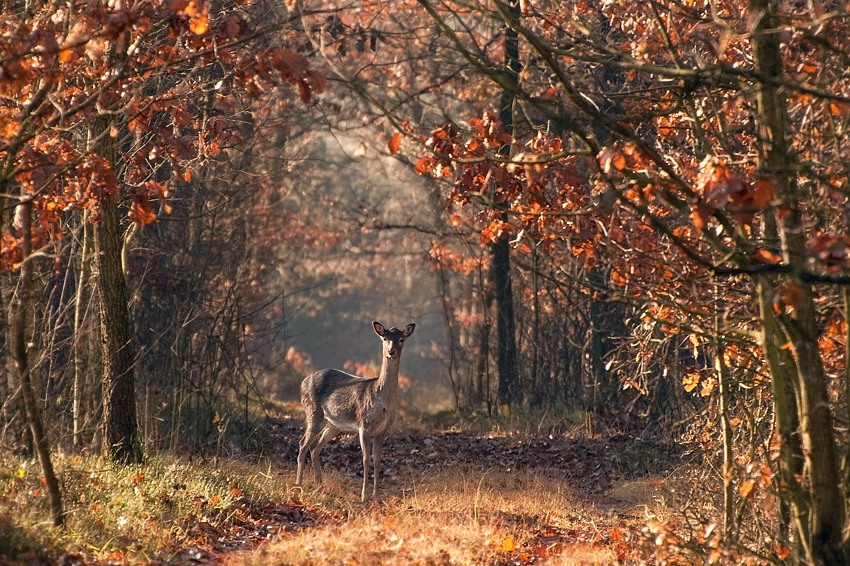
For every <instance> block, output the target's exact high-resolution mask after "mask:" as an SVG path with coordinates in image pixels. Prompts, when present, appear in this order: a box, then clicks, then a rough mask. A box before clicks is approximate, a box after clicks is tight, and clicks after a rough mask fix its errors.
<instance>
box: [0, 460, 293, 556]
mask: <svg viewBox="0 0 850 566" xmlns="http://www.w3.org/2000/svg"><path fill="white" fill-rule="evenodd" d="M54 465H55V467H56V469H57V473H58V475H59V478H60V481H61V484H62V493H63V502H64V504H65V510H66V525H65V527H64V528H62V529H56V528H54V527H53V526H52V525H51V524H49V522H47V520H46V518H47V517H48V503H47V498H46V495H45V491H44V486H43V483H42V479H41V474H40V469H39V467H38V465H37V463H36V462H35V461H32V460H24V459H18V458H6V459H4V460H3V461H2V462H0V503H2V509H3V514H2V515H0V556H2V557H5V558H12V559H15V560H18V561H22V562H25V561H27V560H29V559H40V560H45V561H48V562H55V561H58V560H60V559H65V560H71V559H79V560H84V561H86V562H91V561H119V562H126V561H129V562H151V561H155V562H169V561H171V560H173V559H175V557H177V556H178V555H179V554H180V553H184V552H186V549H187V548H192V549H194V551H195V553H207V552H209V551H211V550H214V548H213V547H214V541H211V540H210V539H211V538H212V537H210V536H205V535H209V534H212V533H214V531H216V530H223V529H229V528H232V527H233V525H234V523H235V522H237V521H244V520H245V518H246V517H253V516H255V515H256V514H257V511H258V510H261V509H264V508H266V507H268V506H269V504H270V503H272V502H274V501H275V500H280V501H285V493H284V492H285V486H284V487H283V488H282V486H281V484H280V482H279V479H278V477H277V476H276V474H275V473H274V472H273V471H271V470H270V469H266V470H261V469H258V468H257V467H256V466H250V465H247V464H245V463H241V462H238V461H226V462H223V463H222V465H220V466H218V467H212V466H211V465H209V464H208V463H205V462H193V461H189V460H186V459H181V458H176V457H170V456H156V457H152V458H150V459H149V460H148V461H147V462H146V463H144V464H141V465H135V466H121V465H116V464H112V463H109V462H106V461H104V460H103V459H100V458H86V457H81V456H67V457H64V456H57V457H56V458H55V461H54ZM205 531H206V532H205ZM218 538H221V537H218ZM238 542H240V541H237V543H238ZM244 542H245V543H250V542H251V540H245V541H244ZM234 544H236V543H234Z"/></svg>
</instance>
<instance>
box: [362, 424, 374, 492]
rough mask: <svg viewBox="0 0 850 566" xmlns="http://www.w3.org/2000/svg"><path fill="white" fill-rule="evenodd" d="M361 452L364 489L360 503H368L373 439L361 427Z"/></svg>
mask: <svg viewBox="0 0 850 566" xmlns="http://www.w3.org/2000/svg"><path fill="white" fill-rule="evenodd" d="M359 432H360V450H361V451H362V452H363V489H362V490H361V491H360V501H362V502H364V503H365V502H366V484H367V483H368V482H369V467H370V466H369V464H370V462H371V460H372V438H370V437H369V435H367V434H366V429H365V428H363V427H360V431H359Z"/></svg>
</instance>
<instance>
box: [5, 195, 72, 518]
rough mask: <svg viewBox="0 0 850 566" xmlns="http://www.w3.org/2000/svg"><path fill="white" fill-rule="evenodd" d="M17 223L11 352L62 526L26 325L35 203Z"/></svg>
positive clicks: (25, 206)
mask: <svg viewBox="0 0 850 566" xmlns="http://www.w3.org/2000/svg"><path fill="white" fill-rule="evenodd" d="M16 217H17V220H18V222H19V224H20V230H21V239H22V246H21V248H22V251H23V263H22V264H21V275H20V280H19V283H18V288H17V293H16V295H15V297H14V298H13V304H12V311H13V312H12V332H11V336H10V348H9V349H10V351H11V353H12V357H13V359H14V360H15V367H16V368H17V373H18V379H19V380H20V388H21V395H22V397H23V400H24V409H25V411H26V416H27V423H28V424H29V428H30V432H31V434H32V438H33V443H34V444H35V451H36V453H37V454H38V461H39V463H40V464H41V473H42V474H43V475H44V484H45V487H46V488H47V496H48V499H49V500H50V513H51V515H52V518H53V524H54V525H56V526H57V527H58V526H61V525H62V524H63V523H64V522H65V512H64V511H63V509H62V495H61V492H60V490H59V481H58V480H57V479H56V474H55V473H54V471H53V462H52V461H51V459H50V448H49V443H48V441H47V435H46V434H45V432H44V424H43V423H42V421H41V414H40V411H39V408H38V402H37V400H36V394H35V388H34V387H33V383H32V375H31V367H30V364H29V352H28V348H27V344H28V343H29V340H28V339H27V324H28V321H29V319H30V317H31V314H32V313H31V301H32V286H33V258H32V202H31V201H28V200H27V201H22V202H21V203H20V204H19V205H18V207H17V214H16Z"/></svg>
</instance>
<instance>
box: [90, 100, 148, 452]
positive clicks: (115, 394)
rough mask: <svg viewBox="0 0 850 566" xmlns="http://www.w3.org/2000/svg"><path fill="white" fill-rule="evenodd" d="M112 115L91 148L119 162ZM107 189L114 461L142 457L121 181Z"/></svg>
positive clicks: (101, 275)
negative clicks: (121, 216) (120, 204)
mask: <svg viewBox="0 0 850 566" xmlns="http://www.w3.org/2000/svg"><path fill="white" fill-rule="evenodd" d="M111 127H112V120H111V119H110V118H109V117H107V116H98V117H96V118H94V120H93V123H92V128H91V131H90V132H89V134H90V138H89V148H90V149H93V150H94V151H96V152H97V153H99V154H100V155H102V156H103V157H104V158H106V159H107V161H109V162H110V163H111V164H112V165H113V169H114V168H115V165H116V163H117V155H116V149H115V143H116V142H115V139H114V138H112V137H111V136H110V135H109V133H110V128H111ZM113 189H114V190H111V191H109V194H105V195H103V198H101V200H100V202H99V207H98V211H97V212H98V213H97V220H96V221H95V222H94V226H93V234H94V251H95V260H94V264H95V274H94V280H95V288H96V289H97V293H98V314H99V318H100V340H101V354H102V362H103V436H104V441H105V442H106V449H107V452H108V454H109V456H110V458H111V459H112V460H113V461H114V462H118V463H122V464H133V463H138V462H141V461H142V450H141V446H140V444H139V439H138V423H137V422H136V394H135V376H134V362H135V350H134V347H133V340H132V332H131V328H130V312H129V306H128V301H127V284H126V281H125V279H124V271H123V266H122V249H123V245H124V240H123V238H122V236H121V225H120V222H119V214H118V202H119V197H120V194H119V190H118V188H117V186H116V187H114V188H113Z"/></svg>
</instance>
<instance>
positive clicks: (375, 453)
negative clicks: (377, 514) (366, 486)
mask: <svg viewBox="0 0 850 566" xmlns="http://www.w3.org/2000/svg"><path fill="white" fill-rule="evenodd" d="M383 452H384V438H383V437H382V436H376V437H375V440H373V441H372V460H373V461H374V464H375V469H374V474H375V479H374V483H373V484H372V498H373V499H377V498H378V478H379V477H380V471H381V456H382V455H383Z"/></svg>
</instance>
